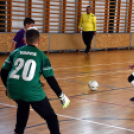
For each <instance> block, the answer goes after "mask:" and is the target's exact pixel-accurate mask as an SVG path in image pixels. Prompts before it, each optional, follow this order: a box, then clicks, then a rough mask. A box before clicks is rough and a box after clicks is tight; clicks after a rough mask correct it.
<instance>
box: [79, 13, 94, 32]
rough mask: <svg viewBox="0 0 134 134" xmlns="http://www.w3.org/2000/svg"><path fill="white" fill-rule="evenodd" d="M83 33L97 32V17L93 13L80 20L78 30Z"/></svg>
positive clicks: (83, 16) (85, 14)
mask: <svg viewBox="0 0 134 134" xmlns="http://www.w3.org/2000/svg"><path fill="white" fill-rule="evenodd" d="M81 27H82V31H96V17H95V15H94V14H93V13H90V14H87V13H84V14H83V15H82V17H81V19H80V23H79V26H78V28H79V29H81Z"/></svg>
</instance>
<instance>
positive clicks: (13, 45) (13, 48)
mask: <svg viewBox="0 0 134 134" xmlns="http://www.w3.org/2000/svg"><path fill="white" fill-rule="evenodd" d="M15 46H16V43H15V42H14V41H13V42H12V48H11V52H13V51H14V50H15Z"/></svg>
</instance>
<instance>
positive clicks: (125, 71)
mask: <svg viewBox="0 0 134 134" xmlns="http://www.w3.org/2000/svg"><path fill="white" fill-rule="evenodd" d="M122 72H123V73H127V72H132V70H127V71H116V72H105V73H100V74H95V75H84V76H82V75H80V76H75V77H65V78H56V79H63V80H65V79H71V78H78V77H88V76H99V75H107V74H117V73H122ZM43 82H44V81H43Z"/></svg>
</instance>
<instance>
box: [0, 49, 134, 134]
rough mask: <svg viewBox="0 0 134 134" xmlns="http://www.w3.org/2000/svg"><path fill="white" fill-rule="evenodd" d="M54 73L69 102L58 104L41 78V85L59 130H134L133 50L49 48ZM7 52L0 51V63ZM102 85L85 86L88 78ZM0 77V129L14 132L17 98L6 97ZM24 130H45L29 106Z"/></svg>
mask: <svg viewBox="0 0 134 134" xmlns="http://www.w3.org/2000/svg"><path fill="white" fill-rule="evenodd" d="M47 56H48V57H49V59H50V62H51V64H52V67H53V69H54V73H55V77H56V79H57V81H58V83H59V85H60V86H61V88H62V90H63V91H64V93H65V94H66V95H67V96H68V97H69V98H70V100H71V103H70V105H69V107H68V108H67V109H64V110H63V109H62V106H61V104H60V102H59V100H58V99H57V96H56V95H55V93H54V92H53V91H52V90H51V89H50V87H49V85H48V84H47V83H46V81H45V79H44V78H43V77H41V81H42V82H44V83H45V86H44V90H45V92H46V95H47V97H48V98H49V99H50V102H51V105H52V107H53V109H54V110H55V112H56V114H57V115H58V119H59V124H60V130H61V134H131V133H134V102H130V101H129V99H130V98H131V97H133V96H134V88H133V87H132V86H131V84H129V83H128V81H127V78H128V76H129V75H130V74H131V73H132V72H133V70H128V69H127V66H128V65H130V64H133V63H134V50H117V51H96V52H91V53H90V55H89V56H86V55H85V54H84V52H79V53H75V52H73V53H50V54H47ZM6 58H7V55H1V56H0V67H1V66H2V64H3V62H4V61H5V59H6ZM90 80H96V81H97V82H98V83H99V84H100V86H99V88H98V90H96V91H89V88H88V82H89V81H90ZM4 90H5V88H4V86H3V85H2V82H1V81H0V134H13V130H14V126H15V120H16V104H15V103H14V102H13V101H12V100H9V99H7V97H6V96H5V92H4ZM25 134H49V130H48V128H47V125H46V123H45V121H44V120H43V119H41V117H39V115H38V114H36V113H35V112H34V111H33V110H32V109H31V112H30V117H29V120H28V123H27V127H26V130H25Z"/></svg>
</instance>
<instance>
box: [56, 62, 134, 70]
mask: <svg viewBox="0 0 134 134" xmlns="http://www.w3.org/2000/svg"><path fill="white" fill-rule="evenodd" d="M126 63H134V62H125V63H110V64H95V65H82V66H71V67H68V68H57V69H54V70H60V69H72V68H82V67H86V66H103V65H107V66H109V65H116V64H117V65H119V64H126ZM126 68H127V67H126Z"/></svg>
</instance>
